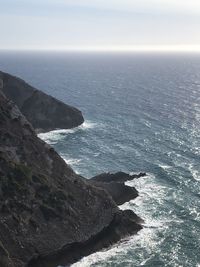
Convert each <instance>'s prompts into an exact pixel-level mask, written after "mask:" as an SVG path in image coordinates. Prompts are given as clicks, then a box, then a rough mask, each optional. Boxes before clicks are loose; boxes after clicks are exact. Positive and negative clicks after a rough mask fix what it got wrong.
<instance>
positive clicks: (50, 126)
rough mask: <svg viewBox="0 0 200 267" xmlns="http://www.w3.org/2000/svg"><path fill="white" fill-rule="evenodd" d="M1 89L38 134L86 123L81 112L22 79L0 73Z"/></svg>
mask: <svg viewBox="0 0 200 267" xmlns="http://www.w3.org/2000/svg"><path fill="white" fill-rule="evenodd" d="M0 88H1V89H2V90H3V92H4V94H5V95H6V96H7V97H8V98H9V99H11V100H12V101H13V102H15V104H16V105H17V106H18V107H19V109H20V111H21V112H22V114H23V115H24V116H25V117H26V118H27V119H28V121H29V122H30V123H31V124H32V125H33V127H34V129H35V130H36V131H37V132H46V131H51V130H55V129H70V128H74V127H77V126H79V125H81V124H82V123H83V122H84V119H83V115H82V113H81V111H80V110H78V109H77V108H74V107H72V106H69V105H67V104H64V103H63V102H61V101H59V100H57V99H55V98H54V97H52V96H49V95H47V94H45V93H43V92H41V91H40V90H38V89H36V88H34V87H32V86H30V85H29V84H27V83H26V82H25V81H23V80H21V79H20V78H17V77H14V76H12V75H10V74H8V73H4V72H1V71H0Z"/></svg>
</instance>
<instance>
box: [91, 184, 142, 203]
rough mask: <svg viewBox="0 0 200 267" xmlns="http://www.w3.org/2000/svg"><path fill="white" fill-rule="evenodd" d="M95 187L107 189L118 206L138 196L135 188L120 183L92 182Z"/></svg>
mask: <svg viewBox="0 0 200 267" xmlns="http://www.w3.org/2000/svg"><path fill="white" fill-rule="evenodd" d="M90 182H91V183H92V184H93V185H95V186H97V187H100V188H103V189H105V190H106V191H107V192H108V193H109V194H110V195H111V196H112V198H113V200H114V201H115V202H116V204H117V205H122V204H124V203H125V202H128V201H130V200H132V199H134V198H136V197H137V196H138V191H137V190H136V189H135V188H134V187H130V186H127V185H125V184H124V183H120V182H110V183H102V182H96V181H95V182H94V181H90Z"/></svg>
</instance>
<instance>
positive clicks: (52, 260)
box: [0, 91, 142, 267]
mask: <svg viewBox="0 0 200 267" xmlns="http://www.w3.org/2000/svg"><path fill="white" fill-rule="evenodd" d="M140 223H141V222H140V220H138V217H137V216H136V215H135V214H134V213H133V212H132V211H120V210H119V209H118V207H117V205H116V203H115V202H114V201H113V199H112V198H111V196H110V195H109V194H108V192H107V191H106V190H104V189H102V188H100V187H97V186H94V185H92V184H91V183H90V182H89V181H87V180H86V179H84V178H83V177H80V176H78V175H77V174H76V173H75V172H74V171H73V170H72V169H71V168H70V167H69V166H68V165H67V164H66V163H65V162H64V160H62V158H61V157H60V156H59V155H58V154H57V153H56V152H55V151H54V149H53V148H51V147H50V146H47V145H46V144H45V143H44V142H43V141H42V140H40V139H39V138H38V137H37V135H36V133H35V131H34V129H33V127H32V126H31V124H30V123H29V122H28V121H27V120H26V118H25V117H24V116H23V115H22V114H21V113H20V111H19V109H18V108H17V106H15V104H14V103H13V102H12V101H10V100H8V99H7V98H6V97H5V95H4V94H3V93H2V92H1V91H0V266H3V267H4V266H6V267H7V266H12V267H22V266H32V267H33V266H35V267H36V266H37V267H39V266H43V267H51V266H52V267H55V266H58V265H61V264H64V265H67V264H70V263H73V262H75V261H77V260H78V259H80V258H81V257H82V256H85V255H88V254H90V253H91V252H94V251H96V250H99V249H101V248H103V247H107V246H109V245H111V244H112V243H114V242H116V241H119V240H120V239H121V238H122V237H125V236H127V235H130V234H134V233H136V232H137V231H139V230H140V229H141V228H142V227H141V225H140Z"/></svg>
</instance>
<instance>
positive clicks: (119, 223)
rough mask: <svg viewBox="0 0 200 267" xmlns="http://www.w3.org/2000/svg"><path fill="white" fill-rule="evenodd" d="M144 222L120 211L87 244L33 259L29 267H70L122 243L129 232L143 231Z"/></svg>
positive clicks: (76, 245)
mask: <svg viewBox="0 0 200 267" xmlns="http://www.w3.org/2000/svg"><path fill="white" fill-rule="evenodd" d="M142 222H143V221H142V220H141V219H140V218H139V217H138V216H137V215H136V214H135V213H134V212H132V211H131V210H126V211H124V212H122V211H121V212H120V211H119V212H118V213H116V214H115V216H114V218H113V220H112V222H111V223H110V224H109V226H107V227H105V228H104V229H103V230H102V231H101V232H100V233H99V234H97V235H96V236H94V237H91V238H90V239H89V240H87V241H85V242H75V243H72V244H70V245H67V246H63V247H62V248H61V249H60V250H59V251H56V252H53V253H49V254H46V255H40V256H39V257H33V258H32V259H31V260H30V261H29V263H28V264H27V267H55V266H60V265H61V266H62V265H66V262H67V263H68V264H69V265H70V264H72V263H74V262H76V261H78V260H80V259H81V258H82V257H84V256H86V255H88V254H90V253H94V252H96V251H98V250H100V249H102V248H106V247H109V246H111V245H112V244H113V243H116V242H118V241H120V239H121V238H122V237H125V236H126V235H127V234H126V233H127V231H128V232H129V233H131V234H136V233H137V232H138V231H139V230H141V229H142V227H141V225H140V224H139V223H142ZM133 226H134V227H133Z"/></svg>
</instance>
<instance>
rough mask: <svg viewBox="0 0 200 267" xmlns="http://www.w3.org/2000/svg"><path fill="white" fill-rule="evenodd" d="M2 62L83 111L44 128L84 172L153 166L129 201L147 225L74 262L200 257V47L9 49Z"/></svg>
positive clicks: (84, 266)
mask: <svg viewBox="0 0 200 267" xmlns="http://www.w3.org/2000/svg"><path fill="white" fill-rule="evenodd" d="M0 69H1V70H3V71H7V72H10V73H12V74H14V75H17V76H20V77H22V78H23V79H25V80H26V81H27V82H29V83H31V84H32V85H33V86H35V87H37V88H39V89H41V90H43V91H44V92H46V93H48V94H51V95H53V96H55V97H57V98H58V99H60V100H62V101H64V102H66V103H68V104H71V105H74V106H76V107H78V108H79V109H81V110H82V112H83V114H84V117H85V120H86V121H85V123H84V124H83V125H82V126H80V127H78V128H76V129H73V130H64V129H61V130H56V131H53V132H49V133H45V134H41V135H40V137H41V138H42V139H44V140H45V141H46V142H48V143H50V144H51V145H52V146H53V147H54V148H55V149H56V150H57V151H58V153H59V154H60V155H61V156H62V157H63V158H64V159H65V160H66V162H67V163H69V164H71V166H72V167H73V168H74V169H75V170H76V171H77V172H78V173H80V174H82V175H83V176H85V177H87V178H90V177H92V176H94V175H96V174H98V173H101V172H104V171H113V172H114V171H119V170H120V171H125V172H138V171H145V172H147V176H146V177H144V178H141V179H138V180H136V181H132V182H129V184H131V185H134V186H135V187H136V188H137V189H138V191H139V192H140V196H139V197H138V198H137V199H136V200H133V201H130V202H129V203H125V204H124V205H122V206H121V208H122V209H124V208H130V209H132V210H134V211H135V212H136V213H137V214H138V215H140V216H141V217H142V218H143V219H144V220H145V226H144V229H143V230H142V231H140V232H139V234H138V235H136V236H134V237H130V238H127V239H125V240H123V241H122V242H120V243H119V244H117V245H115V246H112V247H111V248H110V249H107V250H105V251H101V252H97V253H95V254H92V255H90V256H88V257H86V258H84V259H83V260H81V261H80V262H78V263H76V264H74V265H73V266H74V267H93V266H97V267H111V266H112V267H113V266H118V267H132V266H133V267H137V266H145V267H157V266H158V267H162V266H168V267H180V266H184V267H197V266H200V253H199V251H200V55H197V54H196V55H195V54H178V55H176V54H115V53H113V54H112V53H111V54H103V53H100V54H94V53H88V54H75V53H72V54H68V53H42V52H40V53H39V52H38V53H36V52H34V53H30V52H29V53H28V52H26V53H25V52H24V53H19V52H18V53H14V52H12V53H11V52H4V53H2V52H1V53H0Z"/></svg>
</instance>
